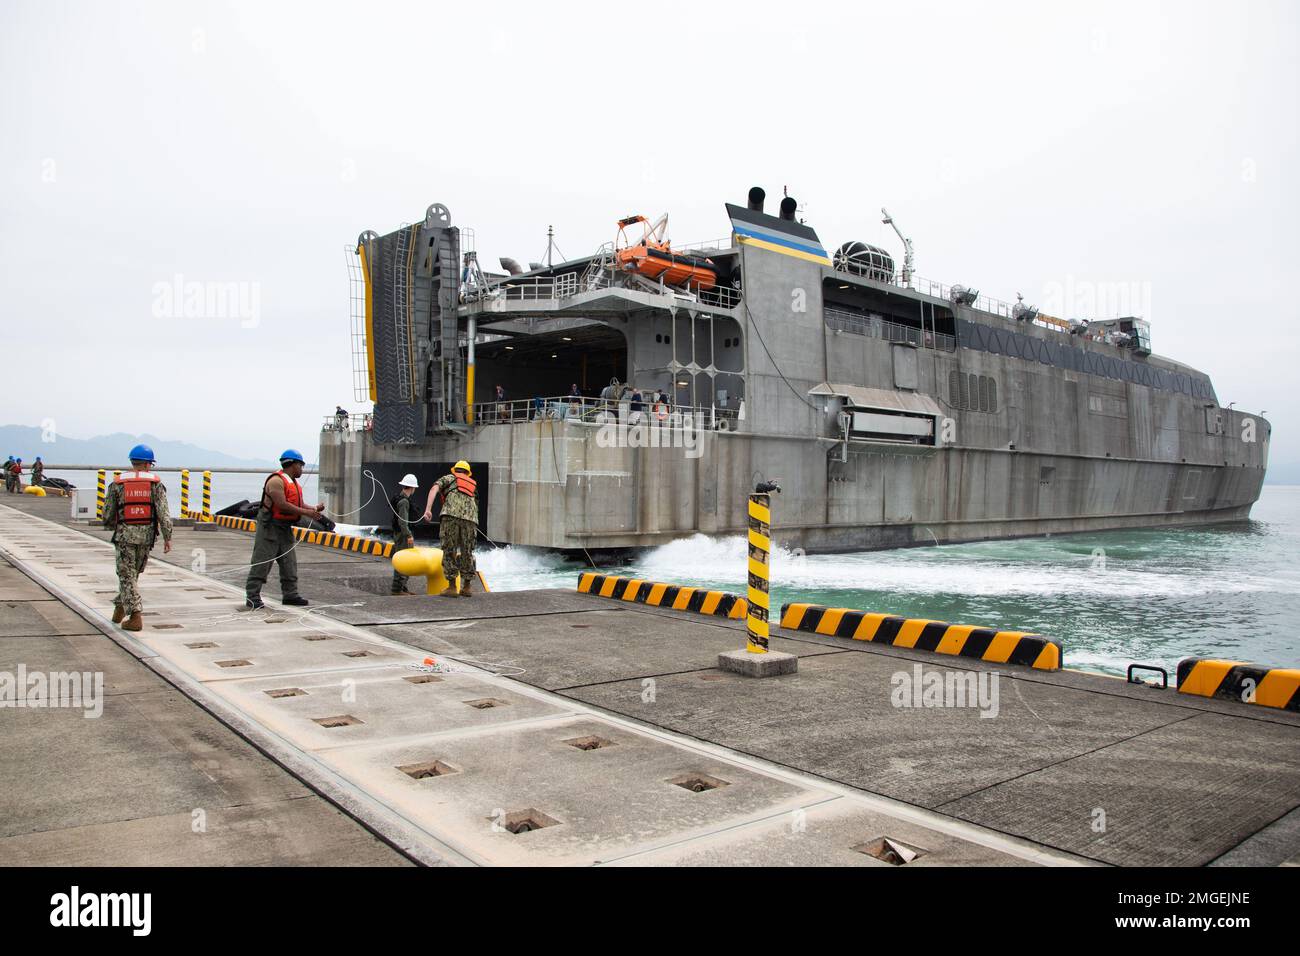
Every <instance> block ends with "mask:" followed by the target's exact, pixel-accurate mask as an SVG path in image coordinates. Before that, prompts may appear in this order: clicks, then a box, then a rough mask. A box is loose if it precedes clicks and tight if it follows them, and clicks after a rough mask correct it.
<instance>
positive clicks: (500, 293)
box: [465, 243, 741, 310]
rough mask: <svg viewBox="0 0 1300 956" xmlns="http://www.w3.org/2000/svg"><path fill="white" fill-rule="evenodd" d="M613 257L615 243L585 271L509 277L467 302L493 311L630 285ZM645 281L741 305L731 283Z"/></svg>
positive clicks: (715, 303)
mask: <svg viewBox="0 0 1300 956" xmlns="http://www.w3.org/2000/svg"><path fill="white" fill-rule="evenodd" d="M613 256H614V254H613V248H612V246H611V245H610V244H609V243H606V244H605V245H604V246H602V247H601V248H600V249H599V250H598V251H597V254H596V257H595V258H593V259H592V260H591V262H590V263H588V264H587V266H586V268H585V269H583V271H582V272H581V273H578V272H564V273H561V274H560V275H557V276H529V277H527V278H522V279H507V280H503V281H501V282H499V283H497V284H496V285H493V286H490V287H489V288H488V289H486V290H484V291H483V292H482V293H481V294H475V295H473V296H471V297H468V298H466V299H465V301H467V302H468V301H483V302H486V303H488V305H487V308H488V309H489V310H491V309H492V308H493V307H494V306H495V307H497V308H500V307H501V306H504V304H505V303H506V302H552V301H556V300H559V299H567V298H569V297H571V296H575V295H577V294H578V293H579V292H594V291H595V290H597V289H608V288H610V287H612V286H616V285H624V284H627V283H626V282H625V281H620V280H621V276H622V273H621V272H619V271H618V270H617V269H616V268H614V257H613ZM644 282H645V283H648V284H650V285H655V284H657V285H658V292H659V294H661V295H665V296H672V297H673V298H674V299H678V300H682V299H685V300H688V301H698V302H700V303H701V304H703V305H708V306H712V307H714V308H718V309H728V310H730V309H734V308H735V307H736V306H738V305H739V304H740V298H741V296H740V292H739V290H737V289H733V288H731V287H729V286H721V285H717V286H714V287H713V288H712V289H705V290H695V291H692V290H690V289H682V288H678V287H676V286H671V285H668V284H666V283H665V282H664V281H663V280H662V278H661V279H660V280H659V281H658V283H655V282H654V281H653V280H649V279H646V280H644ZM627 287H628V288H630V289H637V288H638V286H636V285H630V284H627ZM641 291H645V289H644V287H641ZM498 303H499V305H498Z"/></svg>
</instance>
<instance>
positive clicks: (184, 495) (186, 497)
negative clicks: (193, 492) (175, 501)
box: [181, 468, 190, 518]
mask: <svg viewBox="0 0 1300 956" xmlns="http://www.w3.org/2000/svg"><path fill="white" fill-rule="evenodd" d="M189 516H190V470H189V469H188V468H182V469H181V517H182V518H188V517H189Z"/></svg>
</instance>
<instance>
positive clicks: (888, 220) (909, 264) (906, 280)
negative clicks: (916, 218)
mask: <svg viewBox="0 0 1300 956" xmlns="http://www.w3.org/2000/svg"><path fill="white" fill-rule="evenodd" d="M880 212H881V213H882V214H883V215H884V217H885V218H884V219H882V220H881V222H883V223H884V224H885V225H886V226H891V227H892V228H893V230H894V232H895V233H896V234H897V235H898V238H899V239H901V240H902V242H903V285H905V286H910V285H911V284H912V275H913V267H914V266H915V265H916V258H915V256H914V255H913V253H912V240H911V239H909V238H907V236H905V235H903V232H902V230H901V229H899V228H898V223H896V222H894V217H893V216H891V215H890V214H889V210H888V209H886V208H885V207H884V206H881V207H880Z"/></svg>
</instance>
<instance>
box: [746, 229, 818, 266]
mask: <svg viewBox="0 0 1300 956" xmlns="http://www.w3.org/2000/svg"><path fill="white" fill-rule="evenodd" d="M732 228H733V229H734V232H733V237H734V239H735V241H736V242H737V243H738V244H739V245H742V246H753V247H754V248H756V249H766V250H767V251H768V252H779V253H780V254H781V255H783V256H793V257H794V258H796V259H803V260H804V261H805V262H815V263H816V264H817V265H819V266H828V265H830V264H831V260H830V257H829V256H828V255H826V250H825V249H823V248H822V247H821V246H809V245H805V244H803V243H800V242H796V241H794V240H793V239H788V238H786V237H784V236H775V235H771V234H763V233H759V232H757V231H754V230H751V229H748V228H742V227H741V226H739V225H736V224H735V223H733V224H732Z"/></svg>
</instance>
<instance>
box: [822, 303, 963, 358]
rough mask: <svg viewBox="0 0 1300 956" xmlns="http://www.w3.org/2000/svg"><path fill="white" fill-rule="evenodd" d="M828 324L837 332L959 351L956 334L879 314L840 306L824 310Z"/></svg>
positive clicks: (941, 350) (940, 349)
mask: <svg viewBox="0 0 1300 956" xmlns="http://www.w3.org/2000/svg"><path fill="white" fill-rule="evenodd" d="M824 315H825V319H826V325H827V327H829V328H831V329H833V330H835V331H837V332H849V333H851V334H853V335H869V336H871V337H872V338H877V339H884V340H885V341H886V342H907V343H910V344H912V345H915V346H917V347H919V348H927V349H935V350H937V351H940V352H955V351H956V350H957V339H956V337H955V336H952V335H947V334H945V333H943V332H935V331H932V330H931V329H917V328H913V327H912V326H910V325H901V324H899V323H898V322H890V321H889V320H887V319H883V318H880V317H879V316H870V315H859V314H857V313H854V312H841V311H840V310H839V309H826V310H824Z"/></svg>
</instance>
